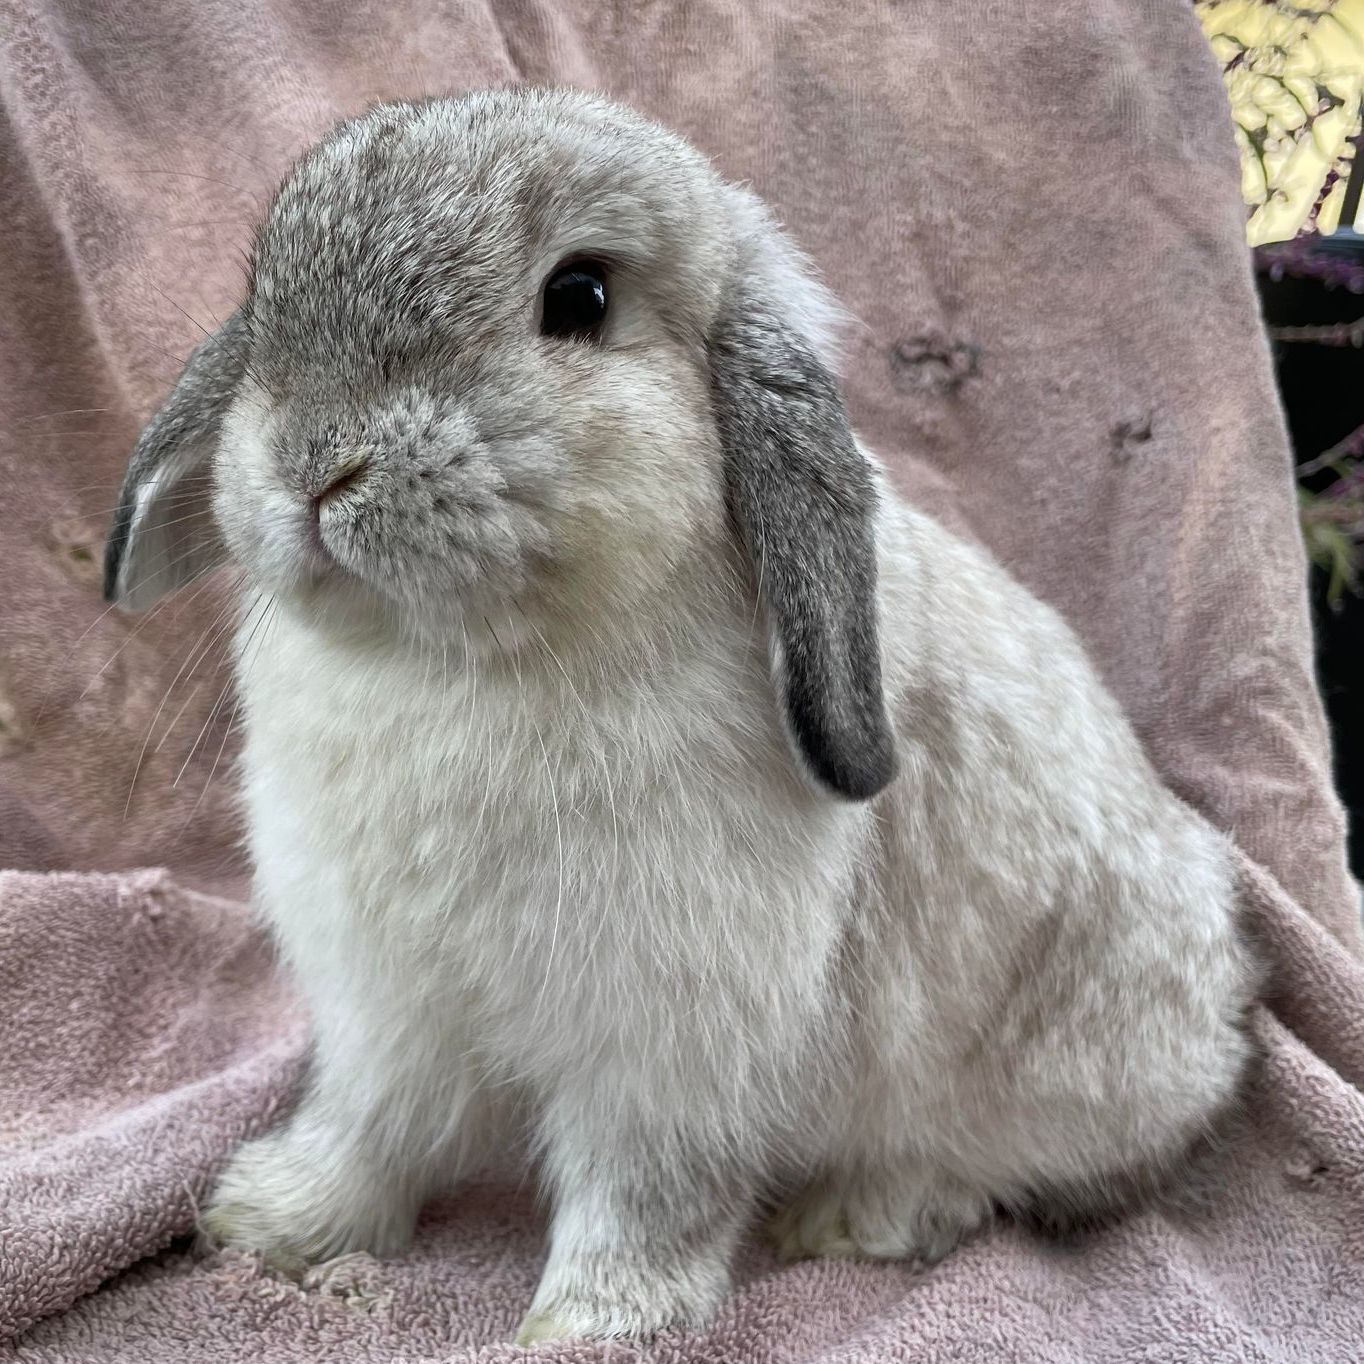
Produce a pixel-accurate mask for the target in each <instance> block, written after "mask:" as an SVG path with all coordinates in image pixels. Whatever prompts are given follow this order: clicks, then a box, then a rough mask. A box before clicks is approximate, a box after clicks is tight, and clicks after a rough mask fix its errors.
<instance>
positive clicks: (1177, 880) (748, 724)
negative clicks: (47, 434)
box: [210, 486, 1248, 1338]
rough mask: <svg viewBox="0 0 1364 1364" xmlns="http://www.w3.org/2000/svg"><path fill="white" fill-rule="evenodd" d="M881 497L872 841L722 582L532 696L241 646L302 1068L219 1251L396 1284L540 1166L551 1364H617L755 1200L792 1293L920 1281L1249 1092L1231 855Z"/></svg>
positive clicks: (307, 651)
mask: <svg viewBox="0 0 1364 1364" xmlns="http://www.w3.org/2000/svg"><path fill="white" fill-rule="evenodd" d="M881 495H882V512H881V515H880V519H879V525H878V529H877V543H878V545H879V546H880V579H879V580H880V618H881V622H882V635H883V639H884V641H885V661H886V686H887V691H888V693H889V695H890V697H891V698H892V701H891V708H892V714H893V715H894V717H895V722H896V732H897V739H898V746H899V753H900V764H901V767H900V775H899V777H898V779H897V780H896V782H895V783H893V784H892V785H891V786H890V787H889V788H888V789H887V790H886V791H885V793H884V794H883V795H882V796H880V797H879V798H878V799H877V800H875V801H873V802H872V803H870V804H867V805H853V804H845V803H841V802H835V801H832V800H830V799H829V798H828V796H827V795H825V794H824V793H822V792H820V791H818V790H817V789H815V788H814V787H813V786H812V785H811V784H810V783H809V782H808V780H806V779H805V778H804V777H803V775H802V774H801V773H800V772H799V771H797V770H796V768H795V767H794V765H793V764H792V762H791V759H790V753H789V745H788V743H787V741H786V738H785V735H784V734H783V732H782V729H781V727H780V725H779V723H778V722H777V719H776V716H775V714H774V712H773V708H772V705H771V699H770V694H769V684H768V681H767V665H766V658H765V653H764V649H763V647H762V645H761V642H760V641H759V640H758V639H757V638H756V637H755V631H754V627H753V605H752V602H751V601H749V600H747V599H745V597H744V596H743V595H742V594H741V593H740V592H739V591H738V590H737V588H736V586H735V582H734V580H733V579H732V578H730V577H729V576H727V575H725V574H723V573H721V574H716V573H715V572H714V567H713V560H711V561H707V560H705V559H702V560H701V561H700V562H698V563H697V564H696V565H695V566H694V567H695V573H694V574H693V575H683V580H682V581H680V582H679V592H678V594H677V596H676V598H674V599H673V600H672V601H670V602H669V603H668V606H667V613H666V616H664V617H662V618H660V619H659V620H657V621H652V622H651V621H642V620H641V621H636V622H633V623H632V625H631V627H630V628H621V629H620V630H619V631H618V633H617V635H616V637H615V638H613V639H610V640H593V641H591V642H590V644H588V645H587V646H585V647H584V648H583V649H582V650H581V651H580V652H579V653H577V654H574V653H573V652H571V651H568V650H566V651H565V652H564V653H559V652H557V651H553V650H551V649H549V648H548V647H546V646H544V645H542V644H541V643H539V642H538V641H536V640H534V639H533V638H531V639H530V640H528V641H527V642H526V644H525V648H524V651H523V653H522V654H521V655H520V657H519V659H518V660H517V661H516V662H515V663H509V662H507V661H506V660H505V659H504V658H502V657H501V656H500V655H499V654H498V653H497V652H495V651H494V650H486V651H484V653H483V656H482V657H480V644H479V643H476V642H474V641H470V642H469V643H468V646H467V647H468V649H469V650H470V651H471V652H468V653H466V651H465V647H464V646H463V645H461V646H460V647H458V648H450V649H447V650H445V651H444V652H443V653H440V654H439V655H437V654H436V653H433V652H431V651H429V650H428V651H423V650H421V649H413V650H411V651H410V652H408V653H406V654H401V655H397V656H395V654H394V651H393V649H392V646H391V644H390V643H388V642H386V641H382V640H381V641H369V640H366V639H365V638H364V637H363V636H360V637H356V638H353V639H349V640H346V641H344V642H338V641H337V640H335V639H320V638H318V637H317V635H316V633H315V632H314V631H313V630H311V629H310V627H309V626H308V624H307V623H306V622H303V621H300V620H297V619H291V618H290V616H289V615H288V614H281V616H280V618H279V620H278V621H277V622H276V623H274V624H272V625H270V626H269V627H267V630H268V633H267V634H266V636H265V643H264V644H263V645H261V646H260V648H259V650H258V651H256V650H255V649H254V648H253V646H251V645H248V644H246V643H245V640H246V639H248V638H249V637H250V633H251V629H250V626H249V625H248V626H247V627H245V628H244V631H243V640H244V643H243V652H244V654H245V660H244V665H243V667H242V673H241V675H242V680H243V686H244V703H245V706H246V714H247V733H248V736H249V737H248V743H247V749H246V755H245V774H246V783H245V791H246V798H247V802H248V808H249V811H250V827H251V830H252V850H253V853H254V856H255V860H256V865H257V867H258V872H259V882H258V884H259V892H260V895H261V899H262V904H263V906H264V908H265V910H266V912H267V914H268V916H269V918H270V921H271V922H272V924H273V925H274V928H275V931H276V933H277V934H278V936H279V939H280V941H281V943H282V945H283V947H284V949H285V951H286V954H287V956H288V958H289V960H290V961H291V963H292V964H293V966H294V969H295V972H296V974H297V977H298V979H299V981H300V982H301V983H302V985H303V987H304V989H305V991H306V993H307V996H308V999H309V1002H310V1004H311V1007H312V1010H313V1014H314V1018H315V1020H316V1027H317V1043H316V1045H317V1061H316V1063H315V1066H314V1072H313V1074H314V1078H313V1082H312V1087H311V1089H310V1090H309V1092H308V1096H307V1098H306V1099H305V1100H304V1102H303V1106H302V1109H301V1111H300V1113H299V1115H298V1116H296V1117H295V1119H294V1120H293V1123H292V1125H290V1126H287V1127H286V1128H284V1129H283V1130H282V1131H281V1132H279V1133H277V1134H274V1135H271V1136H268V1137H266V1138H264V1139H263V1140H261V1141H258V1142H256V1143H255V1144H253V1145H250V1146H248V1147H246V1148H245V1149H244V1150H243V1152H242V1153H241V1154H240V1155H239V1156H238V1157H237V1159H236V1161H235V1163H234V1164H233V1165H232V1166H231V1167H230V1168H229V1171H228V1174H227V1176H226V1178H225V1179H224V1181H223V1184H222V1186H221V1187H220V1190H219V1193H218V1196H217V1203H216V1206H215V1208H214V1209H213V1211H212V1212H211V1213H210V1225H211V1226H212V1227H214V1228H215V1229H216V1230H217V1231H219V1232H220V1233H222V1234H224V1235H226V1236H227V1237H228V1238H229V1239H243V1240H245V1241H246V1243H249V1244H252V1245H264V1246H266V1247H267V1248H268V1249H270V1250H272V1251H274V1252H277V1253H283V1254H284V1255H285V1256H286V1257H287V1256H290V1255H298V1256H300V1257H302V1258H305V1259H317V1258H326V1257H328V1256H331V1255H335V1254H339V1253H342V1252H344V1251H347V1250H354V1249H371V1250H375V1251H376V1252H380V1253H382V1252H385V1251H391V1250H394V1249H397V1248H398V1247H400V1246H401V1245H402V1244H403V1243H404V1242H405V1240H406V1238H407V1236H408V1234H409V1232H410V1227H411V1220H412V1217H413V1215H414V1213H415V1211H416V1209H417V1207H418V1206H419V1203H420V1201H421V1199H422V1198H423V1197H424V1196H425V1195H426V1194H428V1193H430V1192H431V1191H432V1190H433V1189H435V1188H437V1187H442V1186H446V1185H448V1184H450V1183H451V1182H453V1181H454V1180H455V1179H456V1178H457V1177H459V1176H460V1175H461V1174H466V1173H468V1172H470V1171H471V1170H472V1169H474V1168H477V1166H478V1164H479V1163H480V1162H481V1161H483V1160H485V1159H487V1158H488V1156H489V1155H490V1154H491V1153H496V1152H500V1151H503V1150H505V1149H506V1148H507V1146H508V1145H509V1144H513V1143H516V1142H519V1141H521V1139H522V1137H523V1136H525V1135H529V1137H530V1145H531V1147H532V1148H533V1149H535V1150H538V1152H539V1153H540V1155H541V1158H542V1159H543V1160H544V1162H545V1167H546V1171H547V1174H548V1176H549V1179H550V1181H551V1187H553V1188H554V1189H555V1190H556V1191H557V1192H558V1200H559V1201H558V1211H557V1213H556V1222H555V1242H554V1252H553V1255H552V1258H551V1262H550V1268H549V1271H548V1272H547V1274H546V1278H545V1282H544V1285H543V1286H542V1289H541V1294H540V1296H539V1298H538V1299H537V1304H536V1307H535V1311H534V1313H533V1316H532V1318H531V1321H530V1324H529V1326H528V1332H529V1335H528V1337H527V1338H530V1336H533V1335H535V1334H536V1333H537V1332H539V1333H544V1334H550V1335H560V1334H568V1335H592V1334H603V1333H605V1334H612V1333H625V1334H630V1333H639V1332H641V1331H647V1330H651V1329H654V1328H656V1327H657V1326H659V1325H662V1324H668V1323H673V1322H677V1321H698V1320H701V1319H703V1318H704V1317H705V1316H706V1315H707V1314H708V1313H709V1312H710V1311H712V1310H713V1309H714V1306H715V1304H716V1302H717V1301H718V1299H719V1296H720V1295H721V1294H722V1292H723V1289H724V1285H725V1283H726V1276H727V1263H728V1259H729V1253H730V1249H731V1246H732V1243H733V1240H734V1237H735V1235H736V1234H737V1233H738V1231H739V1229H740V1228H741V1227H742V1225H743V1224H744V1222H745V1221H746V1220H747V1218H748V1216H749V1215H750V1205H751V1200H752V1197H753V1195H754V1194H755V1192H758V1191H763V1190H771V1189H773V1188H775V1189H778V1190H781V1191H782V1192H783V1193H784V1194H787V1195H790V1194H794V1202H793V1204H792V1205H791V1206H789V1207H788V1208H787V1210H786V1212H785V1213H784V1214H782V1215H781V1216H780V1217H779V1218H778V1220H777V1223H776V1228H777V1232H778V1236H779V1238H780V1241H781V1244H782V1246H783V1248H784V1249H786V1250H788V1251H792V1252H797V1253H811V1254H819V1253H863V1254H867V1255H872V1256H887V1257H896V1258H899V1257H916V1256H917V1257H920V1258H923V1259H926V1260H931V1259H935V1258H937V1257H939V1256H941V1255H942V1254H943V1253H944V1252H945V1251H946V1250H948V1249H950V1247H951V1246H952V1245H953V1244H954V1243H955V1241H956V1240H957V1238H958V1237H959V1236H960V1235H961V1234H963V1233H964V1232H966V1231H969V1230H970V1229H971V1228H972V1227H974V1226H975V1225H977V1224H978V1222H979V1221H980V1220H981V1219H983V1218H984V1217H985V1216H987V1215H988V1214H989V1212H990V1210H991V1208H992V1206H993V1205H994V1204H995V1203H996V1202H1000V1201H1003V1202H1005V1203H1006V1204H1007V1203H1025V1202H1027V1201H1028V1200H1029V1199H1030V1198H1031V1197H1032V1196H1033V1195H1034V1193H1035V1191H1037V1190H1045V1191H1048V1193H1049V1194H1050V1195H1051V1196H1054V1197H1059V1198H1062V1199H1064V1198H1065V1197H1066V1196H1067V1191H1077V1193H1078V1197H1079V1199H1080V1201H1081V1202H1082V1203H1083V1201H1084V1199H1085V1198H1086V1197H1088V1196H1089V1193H1088V1191H1090V1190H1093V1189H1096V1187H1102V1186H1103V1185H1104V1184H1105V1182H1107V1181H1111V1180H1118V1181H1121V1180H1122V1179H1124V1178H1125V1177H1126V1176H1128V1175H1129V1174H1130V1173H1131V1172H1133V1171H1134V1170H1140V1169H1141V1168H1142V1167H1144V1166H1148V1165H1150V1164H1151V1163H1152V1162H1156V1163H1158V1164H1163V1163H1165V1162H1168V1161H1172V1160H1177V1159H1178V1158H1179V1156H1180V1155H1181V1154H1182V1152H1183V1150H1184V1149H1185V1147H1186V1146H1187V1145H1188V1144H1189V1142H1190V1140H1191V1139H1192V1138H1193V1137H1194V1136H1196V1135H1197V1134H1198V1133H1199V1131H1200V1130H1201V1128H1202V1126H1203V1124H1204V1123H1205V1122H1206V1121H1207V1120H1208V1118H1209V1116H1210V1114H1211V1113H1213V1112H1214V1111H1215V1110H1216V1108H1217V1107H1218V1106H1219V1104H1220V1103H1222V1102H1225V1101H1227V1100H1228V1099H1230V1098H1231V1097H1232V1096H1233V1095H1234V1093H1235V1090H1236V1087H1237V1084H1238V1081H1239V1077H1240V1074H1241V1071H1242V1069H1243V1067H1244V1063H1245V1059H1246V1045H1245V1042H1244V1039H1243V1038H1242V1036H1241V1033H1240V1030H1239V1024H1240V1018H1239V1013H1240V1010H1241V1008H1242V1007H1243V1003H1244V999H1245V996H1246V990H1247V982H1248V968H1247V959H1246V955H1245V952H1244V949H1243V948H1242V947H1241V945H1240V944H1239V942H1238V939H1237V936H1236V934H1235V931H1234V925H1233V923H1232V921H1231V919H1230V918H1229V915H1228V904H1229V902H1230V899H1231V870H1230V860H1229V852H1228V847H1227V845H1226V842H1225V840H1224V839H1223V838H1222V836H1221V835H1219V834H1217V833H1216V832H1215V831H1213V830H1212V829H1211V828H1210V827H1209V826H1207V825H1206V824H1204V823H1203V822H1202V821H1201V820H1199V819H1198V818H1197V817H1196V816H1195V815H1193V814H1192V812H1190V811H1189V810H1188V809H1187V808H1186V807H1184V806H1183V805H1181V804H1180V802H1178V801H1177V800H1176V799H1175V798H1174V797H1173V796H1172V795H1170V794H1169V793H1168V792H1167V791H1166V790H1165V789H1164V788H1163V787H1162V786H1161V784H1160V783H1159V781H1158V779H1157V777H1156V776H1155V774H1154V773H1153V772H1152V771H1151V769H1150V768H1149V766H1148V764H1147V762H1146V760H1145V758H1144V757H1143V755H1142V753H1141V751H1140V748H1139V746H1138V745H1137V743H1136V741H1135V739H1134V738H1133V736H1132V734H1131V732H1130V730H1129V728H1128V726H1127V724H1126V721H1125V720H1124V719H1123V717H1122V715H1121V714H1120V712H1119V710H1118V708H1117V706H1116V705H1115V703H1114V702H1113V701H1112V700H1111V699H1110V698H1109V697H1108V695H1107V693H1106V692H1105V691H1104V689H1103V687H1102V684H1101V683H1100V682H1099V680H1098V678H1097V677H1096V676H1095V673H1094V671H1093V669H1092V668H1091V666H1090V665H1089V663H1088V662H1087V661H1086V659H1085V658H1084V656H1083V654H1082V651H1081V650H1080V648H1079V646H1078V645H1077V643H1076V642H1075V640H1074V638H1073V636H1072V634H1071V633H1070V631H1069V630H1068V629H1067V627H1066V626H1065V625H1064V624H1063V623H1062V622H1061V620H1060V618H1059V617H1058V616H1057V615H1056V614H1055V613H1054V612H1053V611H1051V610H1050V609H1049V608H1048V607H1046V606H1044V605H1042V604H1041V603H1039V602H1038V601H1036V599H1034V598H1033V597H1032V596H1030V595H1029V594H1028V593H1027V592H1026V591H1025V590H1024V589H1022V588H1021V587H1020V586H1018V585H1017V584H1016V583H1015V582H1014V581H1013V580H1012V579H1011V578H1010V577H1009V576H1008V575H1007V574H1006V573H1004V571H1003V570H1001V569H1000V568H999V567H997V566H996V565H995V564H993V563H992V562H991V561H990V560H989V559H988V558H987V557H986V555H985V554H983V553H982V552H981V551H980V550H978V549H976V548H975V547H973V546H970V545H968V544H966V543H964V542H962V541H961V540H959V539H958V538H956V537H954V536H953V535H951V534H949V533H948V532H947V531H945V530H944V529H943V528H942V527H941V526H939V525H938V524H937V523H936V522H934V521H933V520H931V519H929V518H927V517H925V516H922V515H919V514H916V513H915V512H913V511H911V510H910V509H908V508H907V507H905V506H904V505H903V504H901V503H900V502H899V501H898V499H896V498H895V496H894V495H893V494H892V493H891V492H889V490H888V489H886V488H885V487H884V486H883V489H882V494H881ZM715 552H717V553H719V552H721V551H720V548H719V547H718V546H717V547H715ZM707 578H709V583H710V586H709V589H707V587H706V586H705V582H706V579H707ZM514 630H515V624H514V622H512V621H508V622H506V623H505V624H504V626H503V629H502V631H501V632H499V633H500V634H501V635H502V636H504V637H505V635H506V634H507V633H510V632H512V631H514ZM660 639H667V640H669V641H670V644H671V647H670V648H669V649H667V650H666V651H660V650H659V648H658V647H657V641H658V640H660ZM1118 774H1122V775H1121V779H1119V778H1118ZM264 1191H273V1192H271V1193H266V1192H264ZM679 1240H681V1241H682V1242H683V1243H684V1244H685V1245H686V1246H687V1247H688V1253H687V1256H686V1257H685V1258H682V1259H679V1258H678V1243H679ZM584 1264H588V1265H592V1266H593V1267H594V1269H593V1273H592V1275H591V1277H590V1278H589V1279H588V1282H587V1283H586V1285H584V1283H583V1282H582V1275H581V1271H582V1266H583V1265H584Z"/></svg>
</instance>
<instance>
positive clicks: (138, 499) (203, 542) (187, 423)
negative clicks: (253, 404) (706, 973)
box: [104, 311, 247, 611]
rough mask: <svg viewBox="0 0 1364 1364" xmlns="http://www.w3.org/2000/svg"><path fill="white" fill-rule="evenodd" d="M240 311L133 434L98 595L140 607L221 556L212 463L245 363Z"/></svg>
mask: <svg viewBox="0 0 1364 1364" xmlns="http://www.w3.org/2000/svg"><path fill="white" fill-rule="evenodd" d="M246 342H247V329H246V321H245V319H244V318H243V316H242V314H241V312H240V311H238V312H235V313H233V314H232V316H231V317H230V318H228V320H227V321H226V322H225V323H223V325H222V326H221V327H220V328H219V329H218V331H216V332H215V333H214V334H213V335H211V336H210V337H209V338H208V339H207V340H206V341H204V342H203V343H202V344H201V345H200V346H199V347H198V349H197V350H195V352H194V354H193V355H191V356H190V358H189V361H188V363H187V364H186V365H185V369H184V373H183V374H181V376H180V378H179V380H178V381H177V382H176V385H175V388H174V389H173V390H172V392H171V395H170V397H169V398H167V399H166V401H165V403H164V404H163V405H162V407H161V409H160V411H158V412H157V414H156V415H155V416H154V417H153V418H152V419H151V421H150V422H148V423H147V426H146V429H145V430H144V431H143V432H142V434H141V436H139V437H138V441H137V445H136V446H135V447H134V448H133V453H132V457H131V459H130V460H129V461H128V471H127V473H125V474H124V476H123V487H122V489H121V490H120V492H119V499H118V510H117V511H116V512H115V514H114V521H113V525H112V526H111V527H110V529H109V539H108V542H107V544H106V545H105V547H104V600H105V601H108V602H114V603H116V604H117V605H119V606H121V607H123V609H124V610H126V611H145V610H146V609H147V607H149V606H151V605H152V603H153V602H155V601H156V600H157V599H158V598H160V597H162V596H164V595H165V594H166V593H167V592H171V591H173V590H174V589H175V588H177V587H182V586H184V584H185V583H187V582H189V581H190V580H191V579H192V578H196V577H198V576H199V575H200V574H201V573H204V572H206V571H207V570H208V569H210V568H212V567H213V566H215V565H216V564H218V563H219V562H221V561H222V559H223V558H224V557H225V554H226V551H225V550H224V548H223V545H222V541H221V539H220V538H219V536H218V532H217V528H216V527H215V525H214V523H213V513H212V507H211V502H210V487H211V478H210V465H211V461H212V458H213V451H214V447H215V446H216V444H217V440H218V430H219V427H220V426H221V424H222V419H223V414H224V413H225V412H226V411H227V407H228V404H229V403H230V402H231V401H232V398H233V396H234V394H235V393H236V392H237V388H238V385H239V384H240V383H241V378H242V374H243V373H244V371H245V366H246Z"/></svg>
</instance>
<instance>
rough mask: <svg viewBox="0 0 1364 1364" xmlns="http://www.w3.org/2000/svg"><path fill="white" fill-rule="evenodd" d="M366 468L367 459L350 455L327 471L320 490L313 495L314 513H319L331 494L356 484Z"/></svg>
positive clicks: (363, 456)
mask: <svg viewBox="0 0 1364 1364" xmlns="http://www.w3.org/2000/svg"><path fill="white" fill-rule="evenodd" d="M367 468H369V458H368V457H367V456H366V455H352V456H351V457H350V458H348V459H344V460H342V461H341V463H339V464H338V465H336V466H335V468H333V469H331V470H329V471H328V473H327V474H326V476H325V478H324V479H323V480H322V486H321V488H319V490H318V491H317V492H315V493H314V494H313V511H314V513H316V512H318V511H320V510H321V507H322V504H323V503H324V502H325V501H326V500H327V499H328V498H329V497H331V496H332V495H333V494H335V493H339V492H342V491H343V490H344V489H346V488H349V487H351V486H352V484H354V483H357V482H358V481H359V480H360V477H361V476H362V475H363V474H364V472H365V470H366V469H367Z"/></svg>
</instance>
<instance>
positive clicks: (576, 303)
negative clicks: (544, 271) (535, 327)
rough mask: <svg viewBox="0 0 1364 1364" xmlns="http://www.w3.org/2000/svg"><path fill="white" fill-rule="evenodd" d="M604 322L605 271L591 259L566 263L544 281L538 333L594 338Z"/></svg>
mask: <svg viewBox="0 0 1364 1364" xmlns="http://www.w3.org/2000/svg"><path fill="white" fill-rule="evenodd" d="M605 321H606V271H605V270H604V269H603V268H602V267H601V266H600V265H599V264H598V263H597V262H596V261H591V260H574V261H569V262H568V264H567V265H561V266H560V267H559V268H558V269H557V270H556V271H555V272H554V273H553V274H552V275H551V276H550V277H549V278H548V279H547V280H546V281H545V297H544V304H543V307H542V310H541V313H540V331H541V333H542V334H543V335H545V336H572V337H578V338H581V339H586V338H589V337H592V336H595V335H596V333H597V332H598V331H600V329H601V325H602V323H603V322H605Z"/></svg>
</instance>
